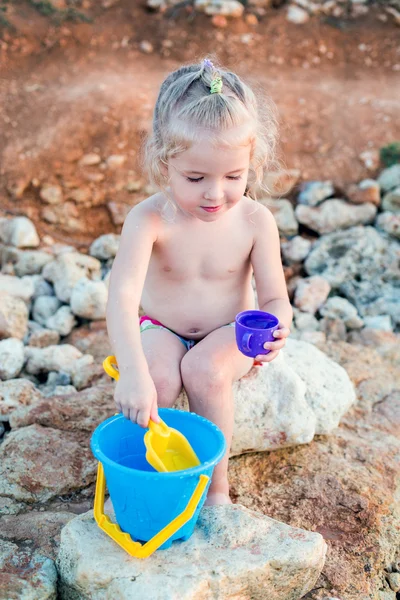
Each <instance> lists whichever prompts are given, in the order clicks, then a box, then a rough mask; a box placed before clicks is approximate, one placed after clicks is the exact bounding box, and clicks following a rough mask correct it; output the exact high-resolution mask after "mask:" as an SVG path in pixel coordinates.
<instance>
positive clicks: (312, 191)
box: [297, 181, 335, 206]
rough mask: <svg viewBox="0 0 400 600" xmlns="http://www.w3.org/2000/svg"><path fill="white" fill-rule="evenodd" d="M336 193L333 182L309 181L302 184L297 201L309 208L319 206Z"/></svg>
mask: <svg viewBox="0 0 400 600" xmlns="http://www.w3.org/2000/svg"><path fill="white" fill-rule="evenodd" d="M334 193H335V189H334V187H333V184H332V181H307V182H306V183H304V184H302V187H301V192H300V194H299V197H298V198H297V201H298V203H299V204H306V205H307V206H317V204H320V203H321V202H323V200H326V199H327V198H330V197H331V196H333V194H334Z"/></svg>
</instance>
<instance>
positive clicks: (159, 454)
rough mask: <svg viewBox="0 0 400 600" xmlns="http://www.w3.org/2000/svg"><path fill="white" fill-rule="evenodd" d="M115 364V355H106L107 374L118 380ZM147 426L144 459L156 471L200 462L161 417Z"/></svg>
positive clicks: (181, 438)
mask: <svg viewBox="0 0 400 600" xmlns="http://www.w3.org/2000/svg"><path fill="white" fill-rule="evenodd" d="M116 366H117V360H116V358H115V356H108V357H107V358H106V359H105V361H104V362H103V367H104V370H105V372H106V373H107V375H110V377H112V378H113V379H115V380H118V379H119V372H118V370H117V369H116V368H115V367H116ZM148 427H149V430H148V431H147V432H146V433H145V435H144V443H145V446H146V450H147V452H146V460H147V462H148V463H149V464H150V465H151V466H152V467H153V468H154V469H155V470H156V471H163V472H168V471H182V470H183V469H190V468H191V467H197V466H198V465H199V464H200V461H199V459H198V458H197V456H196V453H195V452H194V450H193V448H192V446H191V445H190V444H189V442H188V440H187V439H186V438H185V436H184V435H183V434H182V433H181V432H180V431H178V430H177V429H173V428H172V427H168V425H167V424H166V423H164V421H162V420H161V419H160V422H159V423H155V422H154V421H152V420H151V419H150V421H149V424H148Z"/></svg>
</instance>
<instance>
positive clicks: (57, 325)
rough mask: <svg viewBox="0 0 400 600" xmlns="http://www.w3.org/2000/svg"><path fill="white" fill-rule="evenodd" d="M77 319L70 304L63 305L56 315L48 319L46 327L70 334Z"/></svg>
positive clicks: (62, 333) (63, 333)
mask: <svg viewBox="0 0 400 600" xmlns="http://www.w3.org/2000/svg"><path fill="white" fill-rule="evenodd" d="M76 323H77V321H76V319H75V317H74V315H73V314H72V311H71V309H70V307H69V306H66V305H64V306H61V307H60V308H59V309H58V310H57V312H56V313H54V315H51V316H50V317H49V318H48V319H47V321H46V327H48V328H49V329H53V330H54V331H57V332H58V333H59V334H60V335H68V334H70V333H71V331H72V330H73V328H74V327H75V325H76Z"/></svg>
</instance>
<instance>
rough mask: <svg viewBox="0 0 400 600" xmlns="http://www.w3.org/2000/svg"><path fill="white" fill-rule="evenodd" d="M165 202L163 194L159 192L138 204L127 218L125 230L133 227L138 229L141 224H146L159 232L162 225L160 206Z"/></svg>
mask: <svg viewBox="0 0 400 600" xmlns="http://www.w3.org/2000/svg"><path fill="white" fill-rule="evenodd" d="M163 202H164V200H163V195H162V194H161V193H157V194H154V195H153V196H150V197H149V198H146V199H145V200H142V201H141V202H139V204H136V206H134V207H133V208H132V209H131V210H130V211H129V213H128V215H127V217H126V219H125V222H124V227H123V231H124V232H126V231H131V230H132V228H135V229H136V228H137V227H138V226H139V225H140V226H146V227H148V228H150V229H151V230H153V231H154V232H155V233H157V231H158V229H159V227H160V226H161V211H160V208H161V207H162V205H163Z"/></svg>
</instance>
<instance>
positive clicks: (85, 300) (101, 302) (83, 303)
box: [71, 277, 108, 320]
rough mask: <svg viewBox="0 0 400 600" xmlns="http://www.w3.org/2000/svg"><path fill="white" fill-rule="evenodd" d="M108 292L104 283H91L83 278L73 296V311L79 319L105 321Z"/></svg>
mask: <svg viewBox="0 0 400 600" xmlns="http://www.w3.org/2000/svg"><path fill="white" fill-rule="evenodd" d="M107 297H108V291H107V286H106V285H105V283H104V282H103V281H90V280H89V279H87V278H86V277H84V278H82V279H81V280H80V281H79V282H78V283H77V284H76V286H75V287H74V289H73V291H72V294H71V309H72V312H73V313H74V314H75V315H77V316H78V317H83V318H85V319H92V320H96V319H104V318H105V315H106V305H107Z"/></svg>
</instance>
